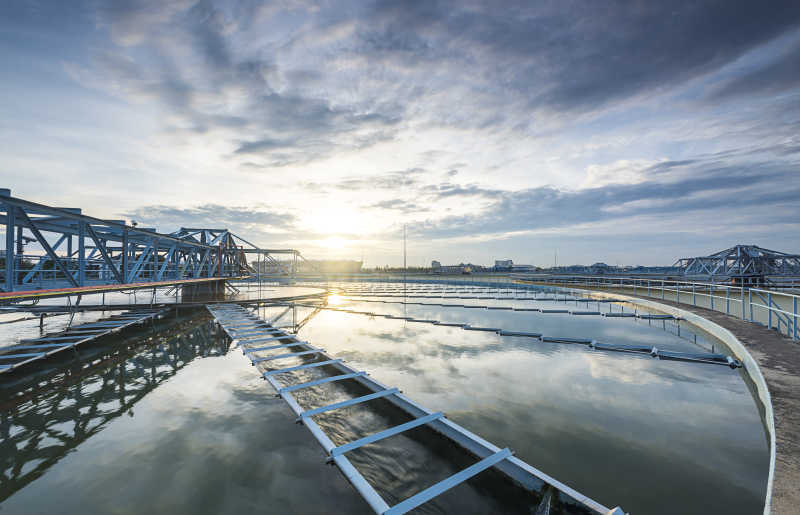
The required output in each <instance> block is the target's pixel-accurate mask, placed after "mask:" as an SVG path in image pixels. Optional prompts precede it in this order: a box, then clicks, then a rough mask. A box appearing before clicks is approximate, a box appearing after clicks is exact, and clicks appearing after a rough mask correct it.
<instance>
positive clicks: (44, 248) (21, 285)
mask: <svg viewBox="0 0 800 515" xmlns="http://www.w3.org/2000/svg"><path fill="white" fill-rule="evenodd" d="M0 224H4V225H5V233H6V238H5V253H4V257H5V259H4V260H3V264H2V267H3V270H2V271H3V273H2V286H3V288H2V290H3V291H5V292H12V291H32V290H35V289H59V288H79V287H84V286H95V285H112V284H120V285H123V284H134V283H136V284H138V283H146V282H155V281H181V280H186V279H199V278H215V277H219V278H230V277H241V276H244V275H256V273H257V271H256V270H255V269H254V268H253V267H252V266H250V265H249V264H248V262H247V255H248V254H257V255H258V256H259V257H261V258H264V259H267V260H270V262H272V263H278V261H277V260H276V259H275V258H274V257H273V256H272V254H287V253H288V254H292V255H293V256H294V258H295V261H296V259H297V257H302V256H300V254H299V252H297V251H296V250H293V249H261V248H258V247H256V246H255V245H252V244H251V243H250V242H247V241H246V240H244V239H242V238H240V237H239V236H237V235H235V234H233V233H231V232H230V231H228V230H227V229H205V228H203V229H195V228H181V229H180V230H178V231H175V232H173V233H170V234H163V233H158V232H156V231H155V229H152V228H142V227H137V226H136V225H133V224H130V225H129V224H126V223H125V221H124V220H104V219H99V218H94V217H91V216H86V215H83V214H82V213H81V210H80V209H77V208H56V207H51V206H47V205H43V204H37V203H34V202H30V201H27V200H23V199H20V198H16V197H12V196H11V191H10V190H9V189H3V188H0ZM26 233H27V234H26ZM75 243H77V245H75ZM28 244H31V247H32V249H31V251H29V252H27V253H26V252H25V251H24V247H25V245H28ZM23 271H24V273H22V272H23Z"/></svg>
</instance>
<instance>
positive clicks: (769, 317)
mask: <svg viewBox="0 0 800 515" xmlns="http://www.w3.org/2000/svg"><path fill="white" fill-rule="evenodd" d="M767 327H769V328H770V329H772V293H769V292H767Z"/></svg>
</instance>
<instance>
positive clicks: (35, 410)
mask: <svg viewBox="0 0 800 515" xmlns="http://www.w3.org/2000/svg"><path fill="white" fill-rule="evenodd" d="M207 322H208V316H207V315H205V312H204V311H201V312H195V313H194V314H191V315H189V316H183V317H181V318H176V317H171V318H170V319H168V320H165V321H161V322H160V323H157V324H154V325H153V326H152V327H151V329H150V331H149V333H150V334H149V336H146V337H143V335H142V333H141V332H137V334H135V335H131V336H128V337H127V338H116V339H106V340H104V341H102V342H98V343H96V344H94V345H91V346H88V347H87V348H83V349H81V350H80V351H79V352H78V353H77V355H72V356H71V357H70V358H69V359H68V360H67V361H65V360H64V359H61V360H59V361H58V362H56V363H52V362H50V363H47V364H44V365H40V366H38V367H37V369H36V370H33V371H26V372H25V373H24V376H22V377H11V378H4V381H3V382H2V383H0V501H2V500H5V499H7V498H8V497H9V496H11V495H12V494H13V493H14V492H16V491H18V490H20V489H22V488H23V487H25V486H26V485H28V484H29V483H31V482H32V481H34V480H36V479H37V478H39V477H41V476H42V475H43V474H45V473H46V472H47V470H48V469H49V468H51V467H52V466H53V465H55V464H56V463H58V462H59V461H60V460H61V459H62V458H64V457H65V456H66V455H67V454H69V453H70V452H72V451H74V450H75V449H76V448H77V447H78V446H79V445H80V444H82V443H83V442H84V441H86V440H87V439H89V438H90V437H92V436H93V435H96V434H97V433H99V432H100V431H102V430H103V429H104V428H105V427H106V426H107V425H108V424H109V423H110V422H111V421H112V420H114V419H116V418H118V417H121V416H122V415H124V414H126V413H127V414H129V415H131V416H132V414H133V413H132V409H133V407H134V405H135V404H136V403H137V402H139V401H140V400H142V399H143V398H144V397H145V396H146V395H148V394H149V393H150V392H152V391H153V390H155V389H156V388H158V386H159V385H161V384H162V383H164V382H165V381H167V380H168V379H169V378H171V377H173V376H174V375H175V374H177V373H178V372H179V371H180V370H181V369H182V368H183V367H185V366H186V365H187V364H189V363H190V362H191V361H193V360H194V359H196V358H198V357H210V356H224V355H225V354H226V353H227V352H228V348H229V345H230V343H229V341H228V340H227V339H226V338H219V337H218V335H217V334H216V330H215V329H214V328H213V326H212V325H211V324H208V323H207ZM18 375H22V374H18Z"/></svg>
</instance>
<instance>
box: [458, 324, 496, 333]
mask: <svg viewBox="0 0 800 515" xmlns="http://www.w3.org/2000/svg"><path fill="white" fill-rule="evenodd" d="M464 330H465V331H487V332H490V333H497V332H500V329H499V328H497V327H474V326H471V325H465V326H464Z"/></svg>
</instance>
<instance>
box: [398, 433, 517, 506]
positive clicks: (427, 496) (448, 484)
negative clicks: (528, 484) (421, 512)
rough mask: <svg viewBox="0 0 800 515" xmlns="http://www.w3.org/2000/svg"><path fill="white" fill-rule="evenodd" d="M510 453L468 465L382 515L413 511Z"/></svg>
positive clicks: (506, 452)
mask: <svg viewBox="0 0 800 515" xmlns="http://www.w3.org/2000/svg"><path fill="white" fill-rule="evenodd" d="M511 454H512V453H511V451H510V450H509V449H508V448H505V449H503V450H502V451H498V452H496V453H494V454H492V455H490V456H487V457H486V458H484V459H482V460H481V461H479V462H477V463H475V464H474V465H470V466H469V467H467V468H465V469H464V470H462V471H461V472H457V473H456V474H453V475H452V476H450V477H448V478H447V479H444V480H442V481H439V482H438V483H436V484H435V485H433V486H430V487H428V488H426V489H425V490H423V491H421V492H419V493H417V494H415V495H412V496H411V497H409V498H408V499H406V500H405V501H403V502H401V503H398V504H395V505H394V506H392V507H391V508H389V509H388V510H386V511H385V512H383V515H400V514H401V513H406V512H408V511H411V510H413V509H414V508H416V507H418V506H420V505H421V504H424V503H426V502H428V501H430V500H431V499H433V498H434V497H436V496H438V495H440V494H443V493H444V492H446V491H448V490H450V489H451V488H453V487H454V486H457V485H460V484H461V483H463V482H464V481H466V480H467V479H469V478H471V477H473V476H475V475H477V474H480V473H481V472H483V471H484V470H486V469H488V468H491V467H493V466H494V465H496V464H498V463H500V462H501V461H503V460H504V459H506V458H509V457H511Z"/></svg>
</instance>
